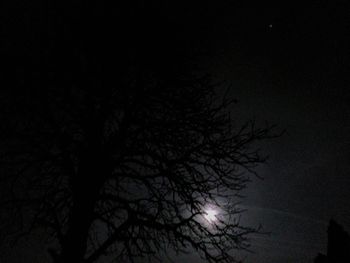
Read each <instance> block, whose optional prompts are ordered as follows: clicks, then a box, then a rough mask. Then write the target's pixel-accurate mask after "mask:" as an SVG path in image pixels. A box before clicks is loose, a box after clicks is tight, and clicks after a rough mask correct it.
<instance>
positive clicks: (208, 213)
mask: <svg viewBox="0 0 350 263" xmlns="http://www.w3.org/2000/svg"><path fill="white" fill-rule="evenodd" d="M217 214H218V212H217V211H216V210H214V209H212V208H208V209H207V210H205V212H204V218H205V219H206V220H208V221H209V222H210V223H213V222H215V221H216V220H217V218H216V215H217Z"/></svg>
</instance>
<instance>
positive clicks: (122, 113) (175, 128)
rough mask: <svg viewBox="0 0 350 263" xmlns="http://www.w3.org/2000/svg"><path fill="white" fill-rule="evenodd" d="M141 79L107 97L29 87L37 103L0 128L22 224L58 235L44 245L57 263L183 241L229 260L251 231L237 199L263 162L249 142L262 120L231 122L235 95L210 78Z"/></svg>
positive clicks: (177, 245) (134, 253)
mask: <svg viewBox="0 0 350 263" xmlns="http://www.w3.org/2000/svg"><path fill="white" fill-rule="evenodd" d="M143 85H144V88H143V89H140V88H138V89H133V88H129V89H125V90H118V89H115V90H113V93H112V94H108V96H104V97H101V96H96V93H92V94H90V93H88V92H85V91H83V90H78V89H72V90H69V91H68V90H67V91H66V92H64V93H62V94H57V93H54V92H52V94H51V93H48V94H47V96H49V97H47V96H44V97H45V99H49V100H48V101H50V104H48V103H47V102H48V101H46V102H45V101H44V100H43V97H42V94H41V95H40V96H39V97H37V98H33V96H29V97H30V100H31V101H30V102H29V103H33V104H36V105H40V106H38V108H37V109H35V107H34V106H33V105H32V106H31V107H29V106H28V107H25V108H26V111H27V112H26V114H28V115H30V116H27V117H26V118H24V117H23V115H24V114H25V113H24V112H22V113H20V114H21V118H20V120H21V122H16V121H14V120H16V118H14V117H12V118H11V122H8V123H7V125H6V127H7V129H11V133H10V130H8V133H6V131H5V129H3V135H5V134H6V135H7V138H6V143H4V145H3V149H7V150H6V151H3V153H2V154H3V155H2V163H3V165H5V164H6V166H7V168H8V169H7V172H6V176H7V177H6V179H7V180H8V179H10V180H11V182H8V184H10V185H11V189H10V190H11V193H12V194H11V203H10V204H11V205H12V207H15V208H18V207H19V208H20V210H19V212H20V213H21V215H25V216H24V218H23V222H25V223H24V224H23V227H24V228H23V229H21V231H24V230H25V231H29V232H30V231H32V230H34V229H35V228H37V227H38V228H43V227H45V228H47V229H48V230H49V231H50V234H51V235H52V237H54V238H55V239H57V240H58V242H59V244H60V249H59V250H58V251H55V252H54V250H51V252H52V253H53V255H54V254H57V256H55V257H54V258H56V260H57V262H95V261H96V260H97V259H98V258H100V257H101V256H102V255H104V254H105V253H108V252H110V253H112V254H113V255H114V256H115V257H116V258H123V259H124V258H128V259H133V258H135V257H141V256H149V257H155V256H156V255H157V252H160V251H165V250H166V249H167V248H172V249H175V251H177V252H181V251H183V250H185V249H186V248H188V247H192V248H194V249H195V250H196V251H198V252H199V254H200V255H201V256H202V257H204V258H206V259H207V260H208V262H232V261H233V260H234V258H233V254H232V253H231V251H232V250H234V249H246V248H248V245H249V244H248V243H247V242H246V241H247V234H249V233H254V232H256V229H252V228H247V227H244V226H241V224H240V222H239V214H240V212H241V211H239V210H238V209H237V207H235V206H234V203H235V202H237V200H238V199H237V198H238V197H239V193H240V191H241V190H242V189H244V188H245V187H246V183H247V182H248V180H249V174H250V173H255V171H254V168H255V166H256V165H257V164H258V163H261V162H263V161H264V159H263V158H261V157H260V155H259V153H258V151H257V150H256V149H255V148H254V147H256V143H259V141H261V140H263V139H266V138H269V137H270V134H269V132H270V127H265V128H263V129H259V128H256V127H254V124H253V123H247V124H246V125H243V126H242V127H237V126H235V124H234V123H233V120H232V118H231V116H230V105H232V101H230V100H227V99H224V100H222V101H221V102H218V100H217V99H215V98H216V97H215V96H214V93H213V86H212V85H211V83H210V81H208V79H207V78H197V79H183V80H179V81H173V82H172V83H171V84H170V83H149V85H148V84H145V83H144V82H143ZM152 85H154V86H152ZM50 96H52V97H50ZM21 103H25V102H24V101H22V102H21ZM43 107H45V109H44V108H43ZM29 109H30V110H32V112H30V110H29ZM11 116H13V115H11ZM25 120H27V121H25ZM7 129H6V130H7ZM3 167H5V166H3ZM9 168H10V169H9ZM9 172H11V175H10V176H9V174H8V173H9ZM14 201H15V202H14ZM13 205H16V206H13ZM26 206H28V207H29V210H26V211H27V212H24V213H23V210H22V209H23V208H25V207H26ZM208 209H209V210H210V209H211V210H215V211H216V213H217V215H214V216H215V220H214V218H208V217H207V216H206V215H207V214H208V211H209V210H208ZM28 211H29V212H28ZM17 230H18V229H17Z"/></svg>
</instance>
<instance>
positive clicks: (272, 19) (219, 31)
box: [16, 2, 350, 263]
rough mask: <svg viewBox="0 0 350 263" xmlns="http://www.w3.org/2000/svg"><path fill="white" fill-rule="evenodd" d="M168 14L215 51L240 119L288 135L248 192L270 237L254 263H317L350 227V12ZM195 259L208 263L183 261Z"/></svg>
mask: <svg viewBox="0 0 350 263" xmlns="http://www.w3.org/2000/svg"><path fill="white" fill-rule="evenodd" d="M159 12H162V13H163V15H164V16H166V17H169V18H170V19H172V20H174V21H177V22H179V23H181V24H182V25H185V26H186V25H188V27H189V28H190V30H189V32H190V35H191V38H193V39H194V40H195V43H197V45H198V48H199V49H201V48H203V49H205V50H206V52H205V54H203V55H202V56H201V57H200V59H199V61H200V63H199V64H200V68H201V69H200V70H203V71H209V72H210V73H211V74H212V75H213V76H215V78H216V79H218V80H219V81H224V82H225V83H227V84H230V85H231V88H230V94H231V95H233V96H234V97H235V98H236V99H237V101H238V102H237V104H236V106H235V108H233V109H232V112H233V114H236V116H237V119H238V120H247V119H252V120H253V119H254V120H256V121H257V122H258V123H263V122H264V121H268V122H269V123H273V124H277V125H278V128H280V129H281V130H283V129H285V130H286V132H285V133H284V135H283V136H282V137H280V138H277V139H274V140H272V141H268V142H266V143H264V145H262V149H263V150H264V152H265V153H267V154H268V155H269V156H270V158H269V161H268V163H267V164H264V165H262V166H259V168H258V172H259V175H260V176H262V177H263V178H264V179H258V178H252V183H251V184H250V185H249V187H248V188H247V189H246V190H245V191H244V195H245V196H246V198H245V199H244V200H243V203H242V207H244V208H246V209H247V210H248V211H247V212H246V214H245V215H244V216H243V219H244V220H246V221H247V224H253V225H254V224H255V225H258V224H262V225H263V230H264V231H266V232H270V234H268V235H259V236H256V237H254V238H252V250H253V253H249V254H247V260H246V262H248V263H254V262H260V263H277V262H283V263H289V262H290V263H292V262H301V263H306V262H312V261H313V258H314V257H315V256H316V255H317V253H318V252H325V250H326V245H327V225H328V221H329V220H330V219H331V218H334V219H335V220H336V221H338V222H339V223H340V224H342V225H343V226H344V227H345V228H346V229H348V230H350V210H349V207H350V191H349V189H350V176H349V173H350V163H349V162H348V160H349V157H350V147H349V146H350V145H349V144H350V105H349V98H350V87H349V86H350V61H349V59H350V31H349V30H350V6H348V5H346V4H344V3H341V2H338V3H332V4H330V5H329V6H327V7H319V6H318V5H315V6H314V7H312V8H303V9H296V8H293V7H292V6H290V7H288V8H287V7H285V8H259V9H252V8H237V7H232V6H228V5H225V4H215V5H214V4H205V5H203V6H201V7H187V6H178V5H175V4H164V6H160V7H159ZM191 30H192V31H191ZM199 43H201V44H199ZM26 246H29V247H31V245H24V247H26ZM33 249H35V250H34V251H38V250H39V249H37V248H33ZM24 250H25V251H26V252H25V254H26V255H27V254H33V253H30V252H28V249H24ZM35 257H36V258H38V255H37V254H36V255H35ZM21 258H22V257H21ZM190 259H191V260H194V261H191V262H193V263H195V262H201V261H200V260H197V259H192V256H191V255H189V256H185V257H184V258H182V257H180V258H179V259H178V260H179V261H180V262H188V261H189V260H190ZM21 260H22V261H21ZM23 260H25V258H22V259H18V261H16V262H25V261H23ZM36 260H37V259H36ZM33 262H34V261H33ZM35 262H40V261H35Z"/></svg>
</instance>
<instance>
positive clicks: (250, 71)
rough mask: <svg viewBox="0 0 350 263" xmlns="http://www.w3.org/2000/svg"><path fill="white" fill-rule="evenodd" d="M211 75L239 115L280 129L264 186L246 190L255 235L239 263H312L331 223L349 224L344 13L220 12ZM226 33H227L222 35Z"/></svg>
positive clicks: (347, 19)
mask: <svg viewBox="0 0 350 263" xmlns="http://www.w3.org/2000/svg"><path fill="white" fill-rule="evenodd" d="M224 17H225V18H224V19H223V20H225V22H223V24H224V23H226V25H227V26H225V28H224V29H222V31H223V32H220V34H222V35H220V37H218V39H220V40H218V42H216V50H215V51H216V52H215V56H213V57H215V58H214V59H213V60H211V61H210V63H213V64H212V65H211V66H212V69H213V70H214V71H215V72H216V73H217V74H218V75H220V76H221V77H222V78H224V79H226V80H227V81H229V82H231V83H232V93H233V94H235V95H236V97H237V99H238V100H239V103H238V105H237V113H238V114H239V115H240V116H244V117H247V118H252V119H257V120H260V121H262V120H267V121H269V122H272V123H276V124H278V125H279V126H280V127H282V128H285V129H286V130H287V133H286V134H285V135H284V136H283V137H282V138H280V139H278V140H276V141H275V142H273V143H271V144H268V145H267V146H266V147H265V149H267V150H268V151H269V154H270V161H269V163H268V165H266V166H263V167H260V174H261V175H262V176H263V177H264V178H265V180H264V181H260V180H254V182H253V184H252V185H251V186H250V188H249V189H248V190H247V192H246V195H247V200H246V204H247V208H248V209H249V212H248V215H247V217H248V220H252V221H256V222H261V223H262V224H263V225H264V226H265V229H266V230H267V231H271V235H270V236H266V237H259V238H257V239H256V245H255V248H256V251H257V253H256V255H253V256H249V257H248V262H312V259H313V257H314V256H315V255H316V253H317V251H322V252H325V247H326V229H327V223H328V220H329V219H330V218H335V219H336V220H338V221H339V222H340V223H342V224H343V225H344V226H346V227H347V228H349V227H350V211H349V207H350V191H349V189H350V188H349V186H350V177H349V172H350V166H349V164H348V159H349V153H350V152H349V143H350V135H349V128H350V125H349V124H350V106H349V95H350V90H349V84H350V82H349V76H350V74H349V73H350V72H349V69H350V67H349V66H350V62H349V44H350V42H349V40H350V38H349V37H350V34H349V33H350V32H349V29H350V28H349V26H350V9H349V8H348V7H347V6H344V5H341V4H339V3H338V4H337V5H334V6H329V7H327V8H326V7H322V8H320V7H314V8H307V9H297V10H296V9H295V10H293V9H291V8H289V9H287V8H283V9H282V8H266V9H260V10H251V9H239V10H238V11H237V12H236V13H233V14H232V16H231V15H230V14H225V15H224ZM231 28H232V30H231Z"/></svg>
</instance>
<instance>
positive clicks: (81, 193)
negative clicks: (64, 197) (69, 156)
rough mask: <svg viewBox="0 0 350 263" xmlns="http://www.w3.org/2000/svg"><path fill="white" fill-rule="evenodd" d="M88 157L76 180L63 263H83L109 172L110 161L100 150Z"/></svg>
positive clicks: (73, 186)
mask: <svg viewBox="0 0 350 263" xmlns="http://www.w3.org/2000/svg"><path fill="white" fill-rule="evenodd" d="M92 148H93V149H92V150H90V151H89V152H88V153H84V157H83V158H82V161H81V162H80V163H79V167H78V168H79V171H78V172H77V176H76V177H75V178H73V180H72V191H73V193H72V196H73V207H72V209H71V211H70V215H69V219H68V220H69V222H68V230H67V232H66V235H65V238H64V242H63V244H62V250H61V256H60V261H59V262H60V263H61V262H62V263H63V262H64V263H73V262H74V263H83V262H84V261H85V260H84V257H85V254H86V249H87V242H88V237H89V229H90V227H91V225H92V223H93V221H94V208H95V205H96V201H97V198H98V194H99V191H100V188H101V187H102V185H103V183H104V178H106V177H105V175H106V173H107V172H108V168H107V162H106V161H107V160H106V158H104V157H103V156H104V155H103V154H101V151H99V149H96V148H95V147H92Z"/></svg>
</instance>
